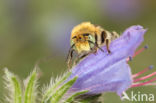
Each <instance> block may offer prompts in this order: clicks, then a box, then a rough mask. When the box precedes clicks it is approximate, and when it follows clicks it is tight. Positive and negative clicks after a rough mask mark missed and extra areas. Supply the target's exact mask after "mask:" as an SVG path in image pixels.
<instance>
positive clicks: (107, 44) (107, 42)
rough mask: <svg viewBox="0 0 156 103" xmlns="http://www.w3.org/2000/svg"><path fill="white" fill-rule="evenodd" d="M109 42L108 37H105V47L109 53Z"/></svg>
mask: <svg viewBox="0 0 156 103" xmlns="http://www.w3.org/2000/svg"><path fill="white" fill-rule="evenodd" d="M109 44H110V41H109V40H108V39H106V47H107V51H108V53H109V54H110V53H111V51H110V50H109Z"/></svg>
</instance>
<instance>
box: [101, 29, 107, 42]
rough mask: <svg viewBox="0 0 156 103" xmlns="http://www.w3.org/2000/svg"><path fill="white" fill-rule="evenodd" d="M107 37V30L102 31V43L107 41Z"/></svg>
mask: <svg viewBox="0 0 156 103" xmlns="http://www.w3.org/2000/svg"><path fill="white" fill-rule="evenodd" d="M105 39H106V32H105V31H102V33H101V44H103V43H104V42H105Z"/></svg>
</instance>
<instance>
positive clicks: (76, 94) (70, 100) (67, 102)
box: [65, 91, 88, 103]
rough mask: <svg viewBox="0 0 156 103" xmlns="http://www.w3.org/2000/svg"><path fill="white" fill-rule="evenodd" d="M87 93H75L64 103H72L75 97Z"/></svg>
mask: <svg viewBox="0 0 156 103" xmlns="http://www.w3.org/2000/svg"><path fill="white" fill-rule="evenodd" d="M87 92H88V91H80V92H77V93H75V94H73V95H72V96H70V97H69V98H68V99H67V100H66V101H65V103H72V102H73V101H74V99H75V97H77V96H79V95H82V94H85V93H87Z"/></svg>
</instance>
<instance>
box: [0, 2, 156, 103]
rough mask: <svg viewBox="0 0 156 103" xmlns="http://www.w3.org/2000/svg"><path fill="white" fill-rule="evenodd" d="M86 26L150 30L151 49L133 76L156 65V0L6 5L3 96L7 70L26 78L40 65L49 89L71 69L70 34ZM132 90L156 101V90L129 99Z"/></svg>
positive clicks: (0, 21) (0, 13) (110, 101)
mask: <svg viewBox="0 0 156 103" xmlns="http://www.w3.org/2000/svg"><path fill="white" fill-rule="evenodd" d="M83 21H91V22H92V23H94V24H99V25H101V26H102V27H104V28H105V29H107V30H110V31H112V30H115V31H117V32H119V33H122V32H123V31H124V30H125V29H126V28H128V27H129V26H131V25H136V24H139V25H143V26H144V27H145V28H148V32H147V33H146V35H145V41H144V43H143V44H142V46H141V47H143V46H144V45H145V44H148V45H149V49H148V50H147V51H145V52H143V53H141V54H140V55H138V56H137V57H136V58H135V59H134V60H133V61H132V62H130V65H131V68H132V73H136V72H139V71H140V70H142V69H144V68H145V67H147V66H149V65H151V64H153V65H156V62H155V61H156V1H155V0H96V1H95V0H68V1H67V0H42V1H40V0H1V1H0V97H2V95H3V93H4V89H2V87H3V86H4V85H3V83H2V80H3V68H4V67H7V68H9V70H10V71H12V72H14V73H15V74H17V75H18V76H19V77H20V78H23V79H24V78H26V77H27V76H28V75H29V73H30V72H31V71H32V70H33V68H34V66H35V64H36V63H39V67H40V70H41V72H42V76H41V78H40V81H39V82H40V83H41V84H43V83H46V84H47V83H48V82H49V80H50V77H51V76H54V77H55V76H57V75H59V74H60V73H63V71H65V70H66V69H67V67H66V63H65V59H66V55H67V52H68V49H69V47H70V46H69V45H70V44H69V37H70V32H71V30H72V28H73V27H74V26H75V25H77V24H79V23H81V22H83ZM155 69H156V68H155ZM153 71H154V70H152V71H151V72H153ZM132 90H133V91H135V92H136V93H137V92H138V91H140V92H141V93H153V94H155V99H156V86H155V87H139V88H132V89H130V90H128V91H127V93H128V95H130V92H131V91H132ZM103 100H104V102H105V103H114V102H117V103H121V100H120V98H119V97H118V96H117V95H116V94H115V93H106V94H104V97H103ZM155 101H156V100H155ZM123 102H124V103H127V102H128V101H123ZM146 103H147V102H146Z"/></svg>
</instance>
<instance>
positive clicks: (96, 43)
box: [95, 33, 98, 45]
mask: <svg viewBox="0 0 156 103" xmlns="http://www.w3.org/2000/svg"><path fill="white" fill-rule="evenodd" d="M97 39H98V37H97V34H96V33H95V44H96V45H98V43H97Z"/></svg>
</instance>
